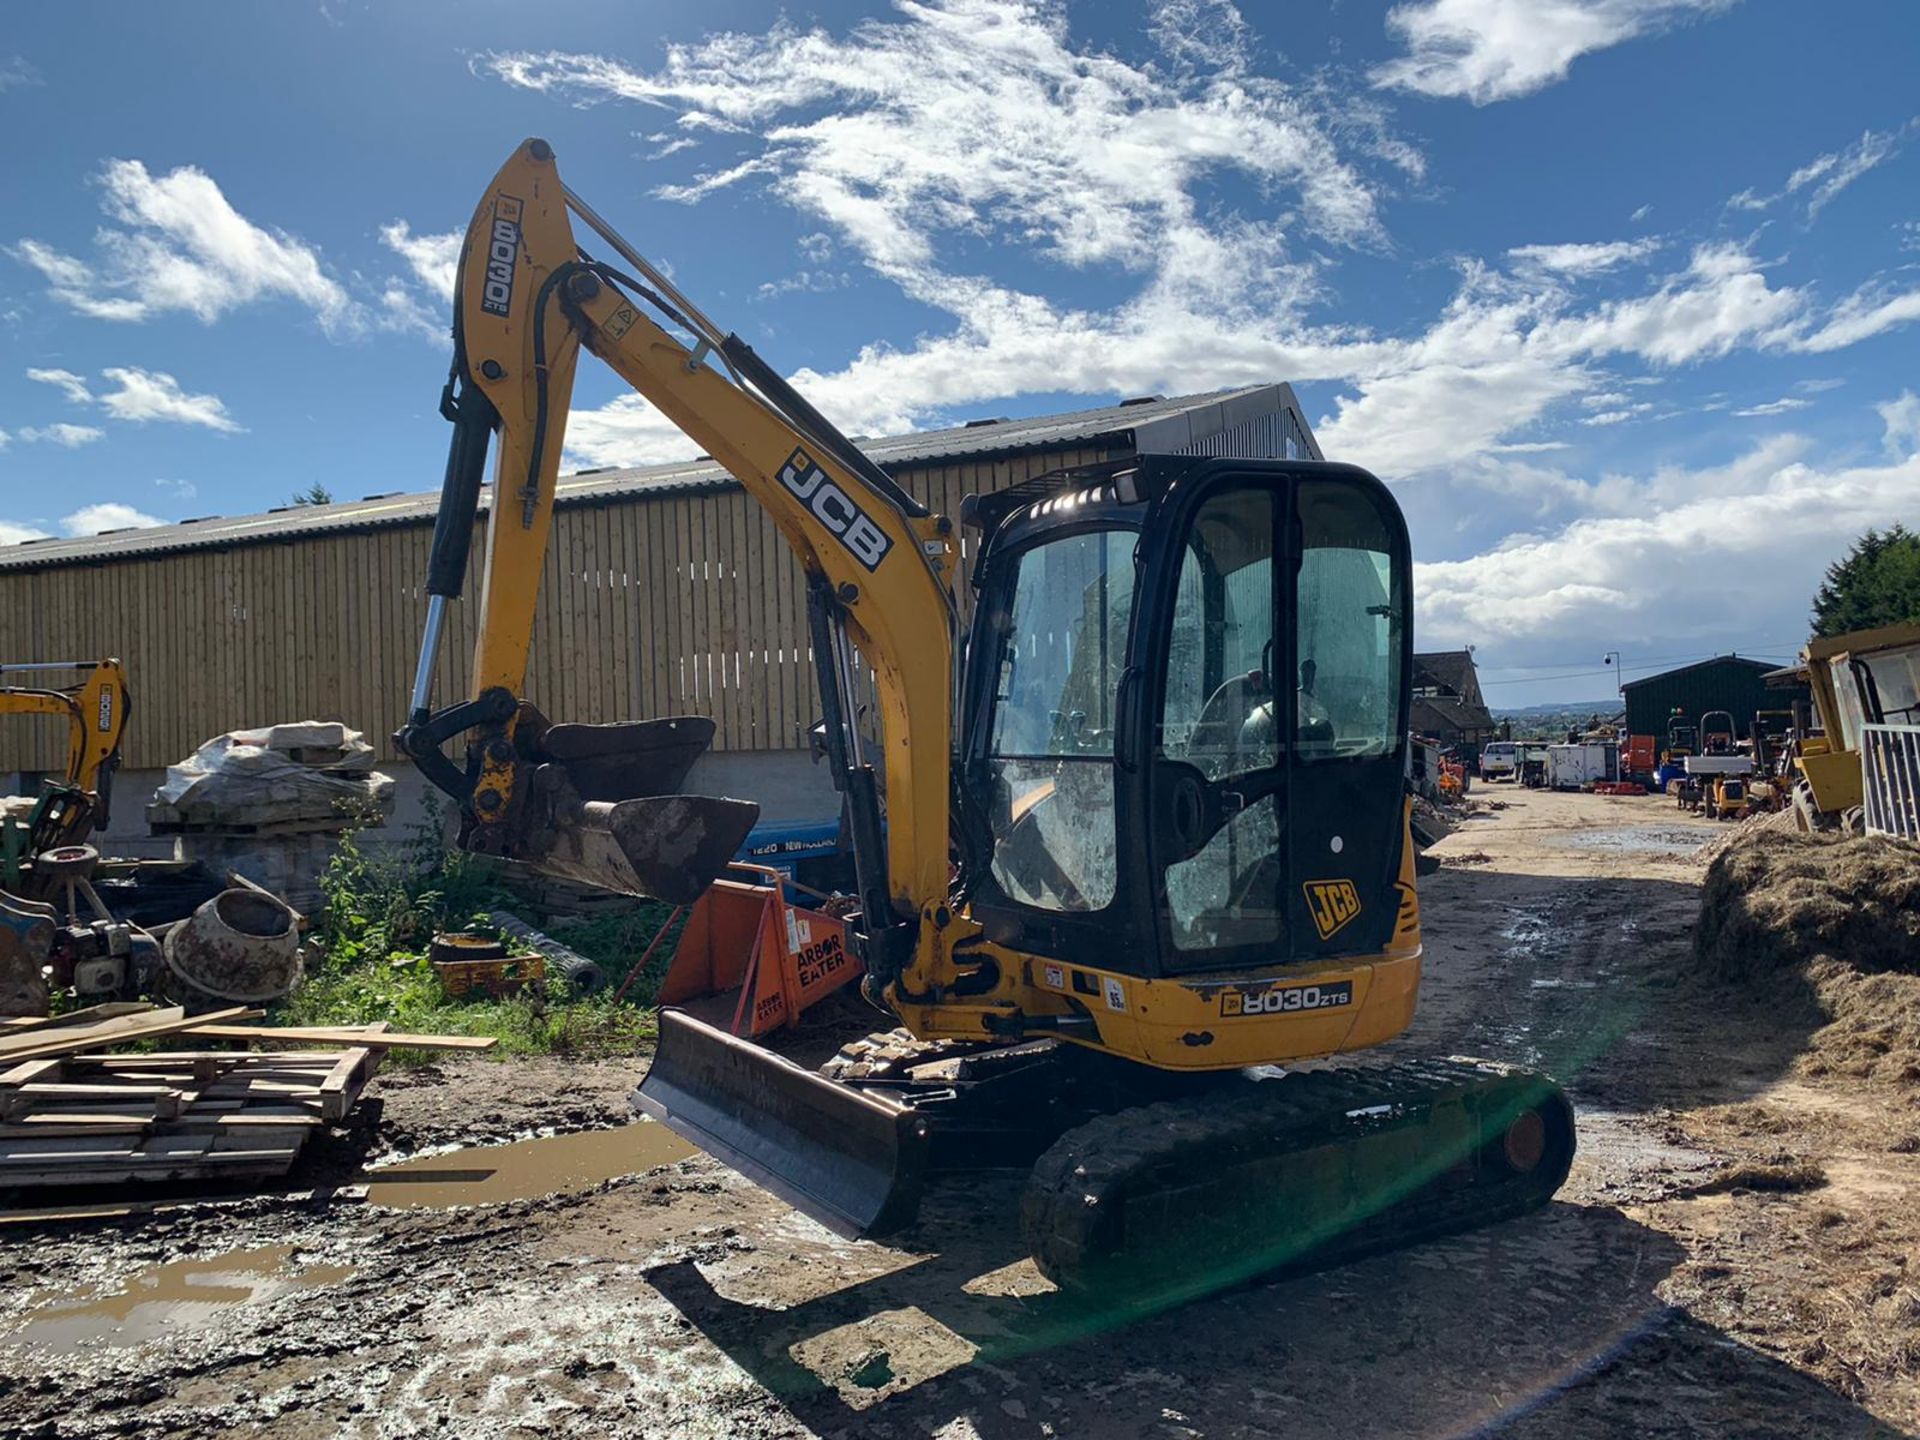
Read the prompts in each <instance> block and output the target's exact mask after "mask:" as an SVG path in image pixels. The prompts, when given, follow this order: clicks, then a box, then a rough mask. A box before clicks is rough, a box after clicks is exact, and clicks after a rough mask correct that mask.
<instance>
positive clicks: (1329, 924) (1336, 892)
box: [1301, 880, 1360, 940]
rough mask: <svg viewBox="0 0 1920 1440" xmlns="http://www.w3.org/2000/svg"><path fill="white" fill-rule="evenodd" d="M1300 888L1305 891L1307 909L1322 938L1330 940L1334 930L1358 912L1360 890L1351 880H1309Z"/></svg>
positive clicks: (1314, 926)
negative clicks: (1355, 887)
mask: <svg viewBox="0 0 1920 1440" xmlns="http://www.w3.org/2000/svg"><path fill="white" fill-rule="evenodd" d="M1301 888H1302V889H1304V890H1305V891H1306V892H1307V909H1308V911H1309V912H1311V914H1312V915H1313V928H1314V929H1316V930H1318V931H1319V932H1320V938H1321V939H1322V940H1331V939H1332V938H1333V936H1334V932H1335V931H1337V930H1339V929H1341V928H1342V927H1343V926H1345V925H1346V923H1347V922H1348V921H1350V920H1351V919H1353V917H1354V916H1356V915H1358V914H1359V913H1360V892H1359V891H1358V890H1356V889H1354V887H1353V882H1352V881H1351V880H1309V881H1307V883H1306V884H1305V885H1304V886H1302V887H1301Z"/></svg>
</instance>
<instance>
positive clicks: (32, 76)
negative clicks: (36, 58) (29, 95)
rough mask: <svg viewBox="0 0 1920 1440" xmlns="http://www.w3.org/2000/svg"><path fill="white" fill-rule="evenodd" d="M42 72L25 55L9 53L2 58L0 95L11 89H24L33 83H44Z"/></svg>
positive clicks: (0, 64) (0, 65) (0, 61)
mask: <svg viewBox="0 0 1920 1440" xmlns="http://www.w3.org/2000/svg"><path fill="white" fill-rule="evenodd" d="M45 83H46V81H44V80H42V79H41V78H40V72H39V71H38V70H36V69H34V67H33V66H32V65H31V64H30V63H29V62H28V60H27V58H26V57H25V56H24V55H9V56H7V57H6V58H4V59H0V95H4V94H6V93H7V91H9V90H24V89H26V88H27V87H28V86H32V85H44V84H45Z"/></svg>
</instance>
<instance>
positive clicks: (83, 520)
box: [60, 500, 168, 535]
mask: <svg viewBox="0 0 1920 1440" xmlns="http://www.w3.org/2000/svg"><path fill="white" fill-rule="evenodd" d="M167 523H168V522H167V521H165V520H162V519H160V518H159V517H158V516H155V515H149V514H147V513H146V512H145V511H144V510H136V509H134V508H133V506H131V505H122V504H121V503H120V502H119V501H117V500H108V501H104V502H102V503H100V504H98V505H82V506H81V507H80V508H79V509H78V510H76V511H74V512H73V513H72V514H71V515H67V516H63V517H62V518H61V521H60V528H61V529H62V530H64V531H65V532H66V533H67V534H69V535H98V534H99V533H100V532H101V531H103V530H143V529H147V528H150V527H152V526H154V525H165V524H167Z"/></svg>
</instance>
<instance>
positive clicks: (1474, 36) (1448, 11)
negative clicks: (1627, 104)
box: [1372, 0, 1731, 105]
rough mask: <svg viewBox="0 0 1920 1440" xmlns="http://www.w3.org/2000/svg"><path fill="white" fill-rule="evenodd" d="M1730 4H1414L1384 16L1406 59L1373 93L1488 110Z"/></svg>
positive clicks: (1473, 0) (1656, 0)
mask: <svg viewBox="0 0 1920 1440" xmlns="http://www.w3.org/2000/svg"><path fill="white" fill-rule="evenodd" d="M1729 3H1731V0H1415V3H1411V4H1405V5H1396V6H1395V7H1394V8H1393V9H1391V10H1389V11H1388V12H1387V29H1388V31H1389V32H1390V33H1392V34H1393V35H1394V36H1396V37H1397V38H1398V39H1399V40H1400V41H1401V42H1402V43H1403V44H1404V45H1405V46H1406V48H1407V52H1408V53H1407V54H1405V55H1403V56H1400V57H1397V58H1395V59H1393V60H1389V61H1388V62H1387V63H1386V64H1384V65H1380V66H1377V67H1376V68H1375V69H1374V70H1373V72H1372V80H1373V83H1374V84H1375V85H1377V86H1383V87H1389V88H1393V89H1400V90H1411V91H1413V92H1415V93H1416V94H1420V95H1431V96H1437V97H1447V98H1452V99H1465V100H1471V101H1472V102H1473V103H1474V104H1475V105H1486V104H1490V103H1491V102H1493V101H1496V100H1511V99H1514V98H1515V97H1516V96H1521V95H1530V94H1532V93H1533V92H1534V91H1536V90H1540V89H1543V88H1545V87H1546V86H1548V85H1551V84H1554V83H1555V82H1557V81H1560V80H1564V79H1565V78H1566V76H1567V70H1568V68H1569V67H1570V66H1571V65H1572V64H1573V62H1574V61H1575V60H1577V59H1579V58H1580V57H1581V56H1582V55H1586V54H1590V53H1591V52H1593V51H1596V50H1604V49H1607V48H1608V47H1610V46H1614V45H1618V44H1620V43H1622V42H1623V41H1626V40H1631V39H1633V38H1634V37H1635V36H1638V35H1645V34H1648V33H1650V32H1653V31H1657V30H1662V29H1665V28H1666V27H1667V26H1669V25H1672V24H1675V23H1677V22H1679V21H1682V20H1687V19H1691V18H1694V17H1696V16H1701V15H1707V14H1711V13H1713V12H1714V11H1717V10H1722V9H1725V8H1726V7H1727V5H1728V4H1729Z"/></svg>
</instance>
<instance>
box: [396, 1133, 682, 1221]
mask: <svg viewBox="0 0 1920 1440" xmlns="http://www.w3.org/2000/svg"><path fill="white" fill-rule="evenodd" d="M694 1153H695V1151H694V1147H693V1146H692V1145H689V1144H688V1143H687V1142H686V1141H685V1140H682V1139H681V1138H680V1137H679V1136H678V1135H676V1134H674V1133H673V1132H672V1131H671V1130H669V1129H667V1127H666V1126H664V1125H660V1124H656V1123H655V1122H654V1121H652V1120H637V1121H635V1122H634V1123H633V1124H631V1125H623V1126H621V1127H620V1128H619V1129H618V1130H582V1131H579V1132H577V1133H575V1134H572V1135H543V1136H541V1137H539V1138H538V1139H534V1140H516V1141H514V1142H513V1143H512V1144H509V1145H483V1146H475V1147H473V1148H471V1149H467V1150H452V1151H448V1152H447V1153H446V1154H443V1155H426V1156H422V1157H421V1158H419V1159H417V1160H403V1161H401V1162H400V1163H399V1164H398V1165H384V1166H382V1167H381V1168H379V1169H378V1170H373V1171H370V1172H368V1174H367V1175H366V1177H365V1179H366V1181H367V1187H368V1188H367V1200H368V1202H369V1203H371V1204H374V1205H391V1206H394V1207H396V1208H400V1209H406V1208H409V1207H413V1206H423V1205H424V1206H434V1207H437V1208H441V1209H445V1208H448V1207H451V1206H455V1205H499V1204H503V1203H505V1202H506V1201H509V1200H534V1199H538V1198H539V1197H541V1196H543V1195H558V1194H563V1193H569V1192H572V1191H575V1190H585V1189H588V1188H589V1187H591V1186H594V1185H598V1184H600V1183H601V1182H602V1181H606V1180H614V1179H618V1178H619V1177H620V1176H622V1175H638V1174H639V1173H641V1172H642V1171H644V1170H651V1169H653V1168H654V1167H655V1166H656V1165H671V1164H673V1163H674V1161H676V1160H684V1159H686V1158H687V1156H689V1155H692V1154H694Z"/></svg>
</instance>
